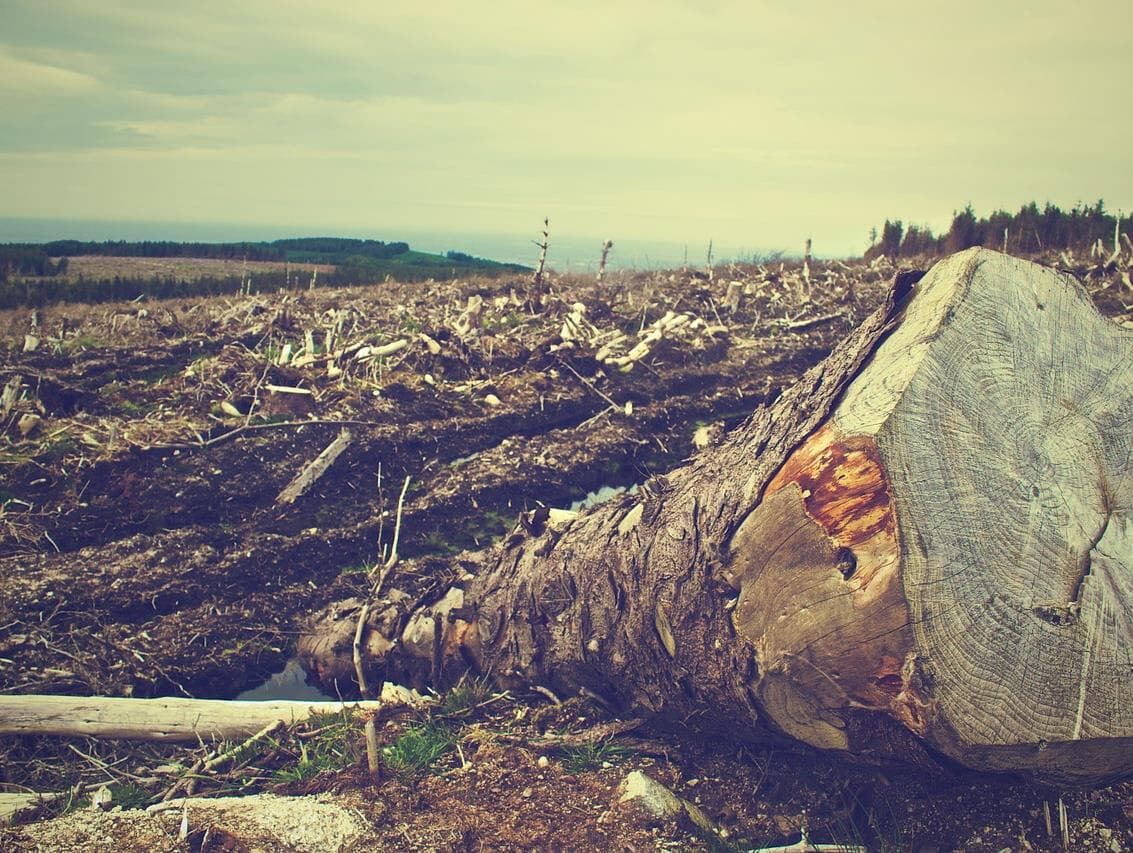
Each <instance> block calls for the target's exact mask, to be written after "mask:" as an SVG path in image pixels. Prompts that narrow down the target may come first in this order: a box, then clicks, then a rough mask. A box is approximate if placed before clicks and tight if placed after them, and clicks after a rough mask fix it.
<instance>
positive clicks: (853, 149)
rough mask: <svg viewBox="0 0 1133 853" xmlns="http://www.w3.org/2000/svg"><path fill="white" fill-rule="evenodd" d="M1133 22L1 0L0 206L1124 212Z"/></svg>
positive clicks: (658, 3)
mask: <svg viewBox="0 0 1133 853" xmlns="http://www.w3.org/2000/svg"><path fill="white" fill-rule="evenodd" d="M1130 33H1133V3H1130V2H1128V0H1124V2H1090V0H1085V2H1080V3H1077V4H1070V3H1066V2H1065V0H1059V2H1048V0H1028V2H1014V0H1003V2H995V3H988V2H966V0H957V2H950V3H947V4H921V3H909V2H868V0H862V2H859V3H853V4H841V3H839V4H835V3H830V2H807V0H789V2H779V0H772V1H771V2H769V1H768V0H749V2H739V3H730V2H712V0H699V1H698V2H684V1H683V0H652V2H621V3H619V2H614V0H606V2H588V0H577V2H570V0H559V2H556V3H544V2H540V0H526V2H512V0H492V2H480V3H476V2H470V1H469V0H465V2H448V0H430V2H428V3H389V2H384V3H383V2H361V0H358V2H339V0H323V2H310V3H307V2H292V0H225V2H214V0H194V2H192V3H174V2H168V0H166V2H162V1H161V0H142V2H132V0H97V2H87V0H32V2H17V0H0V217H37V218H50V219H70V220H75V219H91V220H106V221H114V220H126V221H135V222H137V221H148V222H163V223H198V224H200V223H204V224H220V225H224V226H228V225H232V226H233V238H234V239H240V238H241V236H242V235H241V233H238V232H239V228H238V227H237V226H248V225H259V226H273V227H276V228H279V229H283V230H288V231H290V232H294V233H307V234H315V233H318V234H336V233H351V234H358V233H368V234H371V235H372V236H374V237H376V238H378V239H383V238H384V239H399V238H400V237H399V235H401V234H405V233H424V232H443V233H453V232H462V233H465V232H466V233H471V232H483V233H493V234H508V235H515V234H519V235H523V236H524V237H525V238H526V237H527V236H530V237H534V236H536V234H537V232H538V231H539V230H540V227H541V223H542V220H543V218H544V217H549V218H550V220H551V229H552V240H554V239H555V238H556V237H562V238H564V239H581V238H595V239H598V240H600V239H602V238H605V237H609V238H611V239H614V240H615V244H616V245H617V241H618V240H621V239H630V240H633V239H637V240H653V241H668V242H672V243H674V244H675V243H685V244H688V245H691V246H696V247H702V246H704V245H705V244H707V243H708V241H710V240H713V241H715V243H716V245H717V246H719V247H722V251H726V249H725V248H723V247H733V248H740V247H742V248H745V249H747V250H753V251H755V250H768V251H770V250H777V249H780V250H781V249H785V250H788V251H791V252H795V253H798V252H801V250H802V244H803V241H804V240H805V239H806V238H807V237H812V238H813V240H814V246H815V252H816V253H818V254H821V255H826V256H838V255H849V254H858V253H860V252H861V251H863V250H864V248H865V247H866V246H867V245H868V234H869V230H870V228H871V227H878V228H880V226H881V224H882V222H883V221H884V220H885V219H887V218H890V219H902V220H904V221H905V222H911V223H915V224H926V225H929V226H930V227H932V228H933V229H934V230H935V231H938V232H939V231H940V230H946V229H947V226H948V223H949V221H950V219H951V214H952V212H953V211H954V210H956V209H958V208H962V207H963V206H964V205H966V204H968V203H971V204H972V205H973V206H974V207H975V209H976V211H977V212H978V213H990V212H991V211H992V210H994V209H996V208H1006V209H1009V210H1016V209H1018V207H1019V206H1020V205H1021V204H1023V203H1025V202H1027V201H1030V200H1032V199H1033V200H1036V201H1038V202H1039V203H1040V204H1041V203H1043V202H1044V201H1048V200H1049V201H1052V202H1054V203H1056V204H1059V205H1060V206H1063V207H1068V206H1072V205H1073V204H1075V203H1076V202H1079V201H1085V202H1093V201H1095V200H1097V199H1098V198H1104V199H1105V200H1106V203H1107V207H1108V208H1109V209H1111V210H1118V209H1121V210H1125V211H1133V168H1131V167H1133V110H1131V109H1130V108H1129V93H1128V87H1129V85H1130V84H1131V83H1133V51H1130V50H1129V48H1128V39H1129V36H1130ZM696 251H698V252H702V251H703V249H699V248H698V249H697V250H696Z"/></svg>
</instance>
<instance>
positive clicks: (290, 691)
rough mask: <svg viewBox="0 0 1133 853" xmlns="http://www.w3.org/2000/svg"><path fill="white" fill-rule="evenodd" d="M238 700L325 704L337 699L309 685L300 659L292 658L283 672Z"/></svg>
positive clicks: (242, 694) (245, 692)
mask: <svg viewBox="0 0 1133 853" xmlns="http://www.w3.org/2000/svg"><path fill="white" fill-rule="evenodd" d="M236 698H237V699H241V700H245V701H253V702H256V701H258V702H268V701H272V702H278V701H281V700H295V701H304V700H308V699H313V700H317V701H319V702H325V701H326V700H327V699H334V698H336V697H333V696H327V695H326V694H325V693H323V692H322V691H321V690H319V688H317V687H312V686H311V685H310V684H308V683H307V673H306V672H305V671H304V670H303V667H302V666H300V665H299V658H291V660H289V661H288V662H287V666H285V667H284V668H283V671H282V672H277V673H276V674H275V675H273V676H272V677H271V678H269V679H268V680H267V681H265V682H264V683H263V684H261V685H260V686H259V687H253V688H252V689H251V690H245V691H244V692H243V693H241V694H240V695H239V696H237V697H236Z"/></svg>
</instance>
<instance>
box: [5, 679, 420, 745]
mask: <svg viewBox="0 0 1133 853" xmlns="http://www.w3.org/2000/svg"><path fill="white" fill-rule="evenodd" d="M421 701H422V700H421V697H420V696H417V695H416V694H414V693H412V692H411V691H408V690H404V689H403V688H397V687H395V686H393V685H387V688H386V689H384V690H383V691H382V698H381V699H378V700H375V701H372V702H247V701H225V700H222V699H180V698H168V699H121V698H113V697H103V696H38V695H27V696H0V736H2V735H54V736H60V737H103V738H122V739H129V740H150V741H196V740H198V739H205V740H210V739H217V740H231V739H235V738H244V737H247V736H249V735H252V734H255V733H256V732H258V731H261V730H262V729H264V727H266V726H268V725H270V724H271V723H273V722H275V721H282V722H284V723H292V722H296V721H298V720H304V719H306V718H307V717H309V716H311V715H312V714H334V713H338V712H340V711H343V710H357V711H372V710H378V709H383V708H390V707H395V706H404V705H410V706H413V705H417V704H420V703H421Z"/></svg>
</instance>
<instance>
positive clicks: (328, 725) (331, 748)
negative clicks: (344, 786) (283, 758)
mask: <svg viewBox="0 0 1133 853" xmlns="http://www.w3.org/2000/svg"><path fill="white" fill-rule="evenodd" d="M310 724H311V725H312V726H313V727H314V729H315V730H317V731H318V734H317V735H316V736H315V737H313V738H310V739H309V740H305V741H303V742H301V743H300V745H299V758H298V760H297V761H296V762H295V763H294V764H292V765H289V766H287V767H280V768H279V769H277V770H276V771H275V772H274V773H273V774H272V778H273V779H274V780H275V781H276V782H282V783H288V782H305V781H306V780H308V779H313V778H314V777H316V776H318V775H319V774H320V773H337V772H339V771H341V770H346V769H348V768H350V767H354V766H355V765H356V764H358V762H359V761H360V760H361V758H362V755H363V754H364V752H365V749H366V747H365V745H364V743H363V742H362V731H361V728H360V727H359V725H358V723H357V721H355V720H354V718H353V715H352V714H351V713H350V712H349V711H343V712H340V713H337V714H320V715H314V716H312V717H311V722H310Z"/></svg>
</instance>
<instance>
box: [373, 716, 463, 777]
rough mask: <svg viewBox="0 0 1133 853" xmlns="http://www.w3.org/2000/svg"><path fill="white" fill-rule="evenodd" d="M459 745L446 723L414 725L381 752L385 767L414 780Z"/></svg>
mask: <svg viewBox="0 0 1133 853" xmlns="http://www.w3.org/2000/svg"><path fill="white" fill-rule="evenodd" d="M455 746H456V734H455V733H454V732H453V730H452V729H451V728H449V727H448V726H446V725H445V724H444V723H438V722H436V721H435V720H426V721H425V722H423V723H414V724H413V725H411V726H410V727H409V728H407V729H406V730H405V731H404V732H402V734H401V736H400V737H398V738H397V740H395V741H394V742H393V743H392V744H390V745H389V746H387V747H385V748H384V749H383V750H382V759H383V761H384V762H385V765H386V767H388V768H389V769H390V770H392V771H393V772H394V773H397V774H398V775H399V776H404V777H413V776H417V775H419V774H420V773H421V772H423V771H424V770H426V769H427V768H428V767H430V766H431V765H432V764H433V762H435V761H436V760H437V759H438V758H440V757H441V756H443V755H445V754H446V753H448V752H450V751H451V750H452V749H453V747H455Z"/></svg>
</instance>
